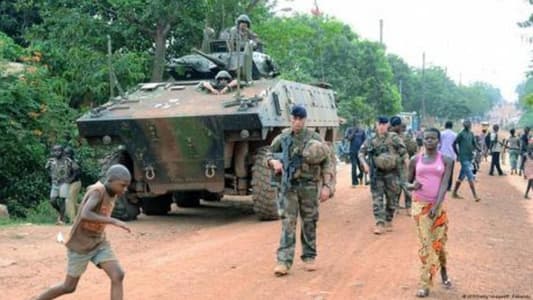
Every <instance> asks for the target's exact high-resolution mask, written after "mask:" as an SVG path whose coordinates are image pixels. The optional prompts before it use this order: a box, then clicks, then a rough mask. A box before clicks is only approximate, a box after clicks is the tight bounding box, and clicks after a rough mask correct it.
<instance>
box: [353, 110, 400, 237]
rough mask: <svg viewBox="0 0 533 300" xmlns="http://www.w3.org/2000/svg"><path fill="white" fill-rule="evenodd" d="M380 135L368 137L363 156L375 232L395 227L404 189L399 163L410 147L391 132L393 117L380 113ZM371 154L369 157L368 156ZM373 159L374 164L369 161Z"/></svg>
mask: <svg viewBox="0 0 533 300" xmlns="http://www.w3.org/2000/svg"><path fill="white" fill-rule="evenodd" d="M376 123H377V124H376V135H375V136H373V137H372V138H371V139H368V140H366V142H365V144H364V145H363V147H361V151H360V152H359V159H360V160H361V163H362V164H363V169H364V171H365V173H367V174H368V173H370V191H371V192H372V207H373V212H374V218H375V220H376V226H375V227H374V234H382V233H383V231H384V230H386V231H392V219H393V218H394V212H395V210H396V205H395V204H396V203H395V202H396V198H397V196H398V192H399V189H400V186H399V180H400V176H399V173H398V165H399V164H400V163H401V162H402V160H405V159H406V157H405V156H406V153H407V151H406V149H405V145H404V143H403V142H402V140H401V138H400V137H399V136H398V135H397V134H396V133H394V132H389V131H388V127H389V119H388V118H387V117H379V118H378V120H377V122H376ZM367 155H368V161H369V162H367V160H366V156H367ZM369 163H370V165H369Z"/></svg>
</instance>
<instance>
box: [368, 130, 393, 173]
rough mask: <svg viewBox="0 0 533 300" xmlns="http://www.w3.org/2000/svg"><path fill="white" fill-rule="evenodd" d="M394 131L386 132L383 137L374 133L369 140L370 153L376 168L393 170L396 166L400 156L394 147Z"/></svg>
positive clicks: (386, 170)
mask: <svg viewBox="0 0 533 300" xmlns="http://www.w3.org/2000/svg"><path fill="white" fill-rule="evenodd" d="M394 135H395V133H390V132H387V133H386V136H385V138H384V139H383V138H381V137H379V136H378V135H376V136H375V137H374V138H373V139H372V140H371V141H370V149H369V150H370V153H371V154H372V158H373V160H374V164H375V165H376V168H378V169H379V170H380V171H385V172H389V171H393V170H395V169H397V168H398V165H399V161H400V156H399V155H398V153H397V151H396V148H395V147H394V141H393V139H392V138H393V136H394Z"/></svg>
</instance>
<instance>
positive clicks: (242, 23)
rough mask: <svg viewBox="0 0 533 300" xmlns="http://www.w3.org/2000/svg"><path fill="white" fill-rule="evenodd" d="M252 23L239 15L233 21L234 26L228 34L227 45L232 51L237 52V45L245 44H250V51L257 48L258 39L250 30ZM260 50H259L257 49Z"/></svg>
mask: <svg viewBox="0 0 533 300" xmlns="http://www.w3.org/2000/svg"><path fill="white" fill-rule="evenodd" d="M251 27H252V21H251V20H250V18H249V17H248V16H247V15H240V16H239V17H238V18H237V19H236V20H235V26H234V27H232V28H231V29H230V32H229V45H230V48H231V50H232V51H235V50H238V48H237V47H236V45H237V43H238V42H240V43H241V45H242V44H246V43H249V42H251V43H252V47H253V48H252V49H256V48H257V47H258V46H259V38H258V36H257V34H255V33H254V32H253V31H252V29H251ZM257 50H259V51H260V50H261V49H257Z"/></svg>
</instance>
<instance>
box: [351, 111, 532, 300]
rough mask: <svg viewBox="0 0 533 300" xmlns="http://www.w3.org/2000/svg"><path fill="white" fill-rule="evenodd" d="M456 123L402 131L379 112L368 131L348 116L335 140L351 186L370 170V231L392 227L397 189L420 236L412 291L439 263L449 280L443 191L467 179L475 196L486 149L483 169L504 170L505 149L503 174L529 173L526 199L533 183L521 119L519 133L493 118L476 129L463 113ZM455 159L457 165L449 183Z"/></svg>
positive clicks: (425, 285)
mask: <svg viewBox="0 0 533 300" xmlns="http://www.w3.org/2000/svg"><path fill="white" fill-rule="evenodd" d="M462 125H463V128H462V130H461V131H459V132H455V131H454V130H453V123H452V122H451V121H447V122H446V123H445V124H444V129H443V130H442V131H440V130H439V129H436V128H427V129H426V128H422V129H421V130H419V131H418V132H416V133H415V134H414V135H413V134H410V133H409V132H406V131H405V125H404V124H402V120H401V119H400V118H399V117H397V116H394V117H391V118H390V119H389V118H387V117H378V119H377V121H376V124H375V127H374V128H375V129H374V130H373V131H370V132H369V131H368V130H365V129H363V128H362V127H361V126H360V125H359V124H357V123H356V122H354V124H353V126H351V127H349V128H348V129H347V130H346V131H345V135H344V141H343V144H342V145H344V146H343V147H342V146H341V152H342V149H344V151H345V152H348V153H349V157H350V162H351V169H352V170H351V177H352V178H351V184H352V187H354V188H356V187H358V186H359V183H362V182H363V180H362V178H366V176H370V180H369V181H364V183H365V184H370V191H371V195H372V208H373V214H374V218H375V228H374V233H375V234H376V235H381V234H383V233H385V232H391V231H393V220H394V217H395V215H396V214H397V213H396V212H397V210H398V209H399V208H401V207H400V205H399V202H400V198H401V193H402V192H404V197H403V198H404V201H405V202H404V203H405V207H404V208H406V211H407V215H408V216H412V217H413V219H414V221H415V226H416V229H417V233H418V239H419V244H420V248H419V252H418V253H419V257H420V261H421V264H422V266H421V271H420V274H421V275H420V276H421V277H420V289H419V290H418V291H417V292H416V295H417V296H418V297H426V296H428V295H429V292H430V288H431V286H432V282H433V278H434V276H435V274H436V272H437V271H438V270H439V269H440V275H441V281H442V284H443V285H444V286H445V287H451V285H452V282H451V280H450V279H449V278H448V272H447V266H446V262H447V259H446V247H445V246H446V242H447V239H448V237H447V227H448V218H447V215H446V208H445V207H446V206H445V204H444V203H445V198H446V193H447V192H450V194H451V197H452V198H456V199H463V197H462V196H461V195H460V194H459V189H460V186H461V183H462V182H463V181H464V180H465V179H466V180H467V181H468V185H469V187H470V191H471V193H472V197H473V199H474V201H475V202H479V201H481V197H480V196H479V195H478V193H477V191H476V187H475V185H476V182H477V181H478V180H477V178H476V175H477V174H478V172H479V171H480V164H481V162H482V160H484V161H489V159H488V157H489V156H490V168H489V170H488V174H489V175H490V176H494V175H495V173H494V171H495V170H496V171H497V172H498V175H499V176H505V175H506V173H505V172H504V170H503V169H502V161H503V160H504V159H505V157H506V156H505V155H506V154H508V157H509V164H510V166H509V167H510V169H509V172H510V174H511V175H520V176H522V175H523V176H524V178H526V179H527V180H528V185H527V188H526V191H525V194H524V197H525V198H526V199H529V196H528V193H529V191H530V190H531V188H533V147H531V145H530V142H529V140H530V136H529V131H530V129H529V128H528V127H526V128H524V130H523V133H521V134H520V133H518V132H517V130H516V129H511V130H510V131H509V136H508V137H507V138H506V137H505V136H504V135H503V134H502V133H501V132H500V128H499V126H498V125H497V124H495V125H493V126H492V130H491V132H488V128H483V129H482V130H481V131H480V132H479V133H477V134H476V133H475V132H473V130H472V123H471V122H470V121H469V120H465V121H464V122H463V124H462ZM455 161H457V162H458V164H459V165H460V169H459V174H458V176H457V177H456V178H455V184H454V166H455Z"/></svg>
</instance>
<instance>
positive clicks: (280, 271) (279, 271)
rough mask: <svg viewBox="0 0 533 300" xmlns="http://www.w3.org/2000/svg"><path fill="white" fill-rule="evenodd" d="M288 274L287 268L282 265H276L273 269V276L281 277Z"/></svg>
mask: <svg viewBox="0 0 533 300" xmlns="http://www.w3.org/2000/svg"><path fill="white" fill-rule="evenodd" d="M287 274H289V267H287V265H286V264H284V263H278V265H277V266H276V267H275V268H274V275H276V276H278V277H281V276H285V275H287Z"/></svg>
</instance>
